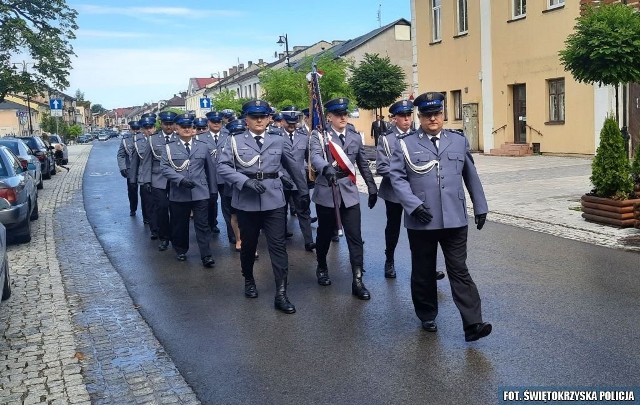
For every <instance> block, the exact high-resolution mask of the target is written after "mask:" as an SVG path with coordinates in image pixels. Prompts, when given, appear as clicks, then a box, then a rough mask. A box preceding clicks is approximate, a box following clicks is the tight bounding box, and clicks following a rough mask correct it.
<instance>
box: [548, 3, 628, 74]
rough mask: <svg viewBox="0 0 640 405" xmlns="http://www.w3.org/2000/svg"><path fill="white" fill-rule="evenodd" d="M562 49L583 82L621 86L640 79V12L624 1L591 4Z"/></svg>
mask: <svg viewBox="0 0 640 405" xmlns="http://www.w3.org/2000/svg"><path fill="white" fill-rule="evenodd" d="M576 21H577V23H576V26H575V27H574V32H573V33H572V34H570V35H569V36H568V37H567V39H566V41H565V45H566V47H565V49H563V50H561V51H560V52H559V55H560V61H561V62H562V64H563V65H564V67H565V69H566V70H567V71H569V72H571V74H572V75H573V77H574V78H575V79H576V80H577V81H578V82H582V83H590V84H593V83H598V84H601V85H602V84H604V85H610V86H617V85H618V84H620V83H632V82H639V81H640V14H638V13H637V12H636V11H635V8H632V7H629V6H627V5H624V4H619V3H618V4H602V5H600V6H598V7H589V8H587V10H586V11H585V13H584V14H583V15H582V16H580V17H578V18H577V19H576Z"/></svg>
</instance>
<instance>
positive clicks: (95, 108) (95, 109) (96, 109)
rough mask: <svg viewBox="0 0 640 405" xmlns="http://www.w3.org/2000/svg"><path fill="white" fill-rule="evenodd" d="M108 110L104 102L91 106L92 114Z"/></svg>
mask: <svg viewBox="0 0 640 405" xmlns="http://www.w3.org/2000/svg"><path fill="white" fill-rule="evenodd" d="M106 111H107V109H106V108H104V107H103V106H102V104H93V105H92V106H91V113H92V114H102V113H104V112H106Z"/></svg>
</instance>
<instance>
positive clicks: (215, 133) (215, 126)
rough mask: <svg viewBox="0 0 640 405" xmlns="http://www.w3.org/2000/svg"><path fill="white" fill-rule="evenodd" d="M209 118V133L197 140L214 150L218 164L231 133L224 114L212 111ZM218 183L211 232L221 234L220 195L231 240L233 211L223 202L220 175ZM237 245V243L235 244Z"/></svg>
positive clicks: (222, 184)
mask: <svg viewBox="0 0 640 405" xmlns="http://www.w3.org/2000/svg"><path fill="white" fill-rule="evenodd" d="M206 116H207V128H208V131H204V132H202V133H200V134H198V135H196V139H197V140H199V141H203V142H206V143H207V144H209V146H211V147H212V148H213V159H214V161H215V162H216V165H217V164H218V156H219V154H220V151H221V150H222V147H223V146H224V144H225V142H226V140H227V136H228V135H229V131H227V129H226V128H223V127H222V120H223V119H224V116H223V114H222V113H220V112H217V111H210V112H208V113H207V114H206ZM216 181H217V183H218V192H217V193H216V194H215V195H213V194H212V195H211V199H210V200H209V226H210V227H211V231H212V232H213V233H215V234H217V233H220V228H218V195H220V196H221V198H220V202H221V204H220V205H221V208H222V217H223V218H224V221H225V223H226V224H227V236H228V237H229V238H230V240H231V237H232V236H233V230H232V229H231V222H230V221H231V211H230V210H229V208H230V206H229V207H226V206H225V204H224V203H223V202H222V193H224V181H223V180H222V177H220V174H218V175H217V179H216ZM234 243H235V242H234Z"/></svg>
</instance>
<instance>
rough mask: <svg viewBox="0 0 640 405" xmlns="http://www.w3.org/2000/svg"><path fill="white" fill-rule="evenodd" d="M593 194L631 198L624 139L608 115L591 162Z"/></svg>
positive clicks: (631, 181)
mask: <svg viewBox="0 0 640 405" xmlns="http://www.w3.org/2000/svg"><path fill="white" fill-rule="evenodd" d="M591 183H593V186H594V190H593V192H592V193H593V195H595V196H597V197H604V198H612V199H616V200H624V199H628V198H632V193H633V179H632V178H631V168H630V166H629V158H628V157H627V154H626V153H625V150H624V140H623V138H622V134H621V133H620V129H619V128H618V124H617V122H616V120H615V119H614V118H613V117H611V116H609V117H607V118H606V119H605V121H604V126H603V127H602V131H600V146H598V149H597V150H596V156H595V158H594V159H593V162H592V164H591Z"/></svg>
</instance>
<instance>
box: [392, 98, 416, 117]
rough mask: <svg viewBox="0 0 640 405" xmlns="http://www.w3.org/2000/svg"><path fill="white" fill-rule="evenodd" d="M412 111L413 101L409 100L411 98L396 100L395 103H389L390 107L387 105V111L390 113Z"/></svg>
mask: <svg viewBox="0 0 640 405" xmlns="http://www.w3.org/2000/svg"><path fill="white" fill-rule="evenodd" d="M412 112H413V103H412V102H411V100H401V101H396V102H395V103H393V104H391V107H389V113H391V114H392V115H396V114H407V113H409V114H410V113H412Z"/></svg>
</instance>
